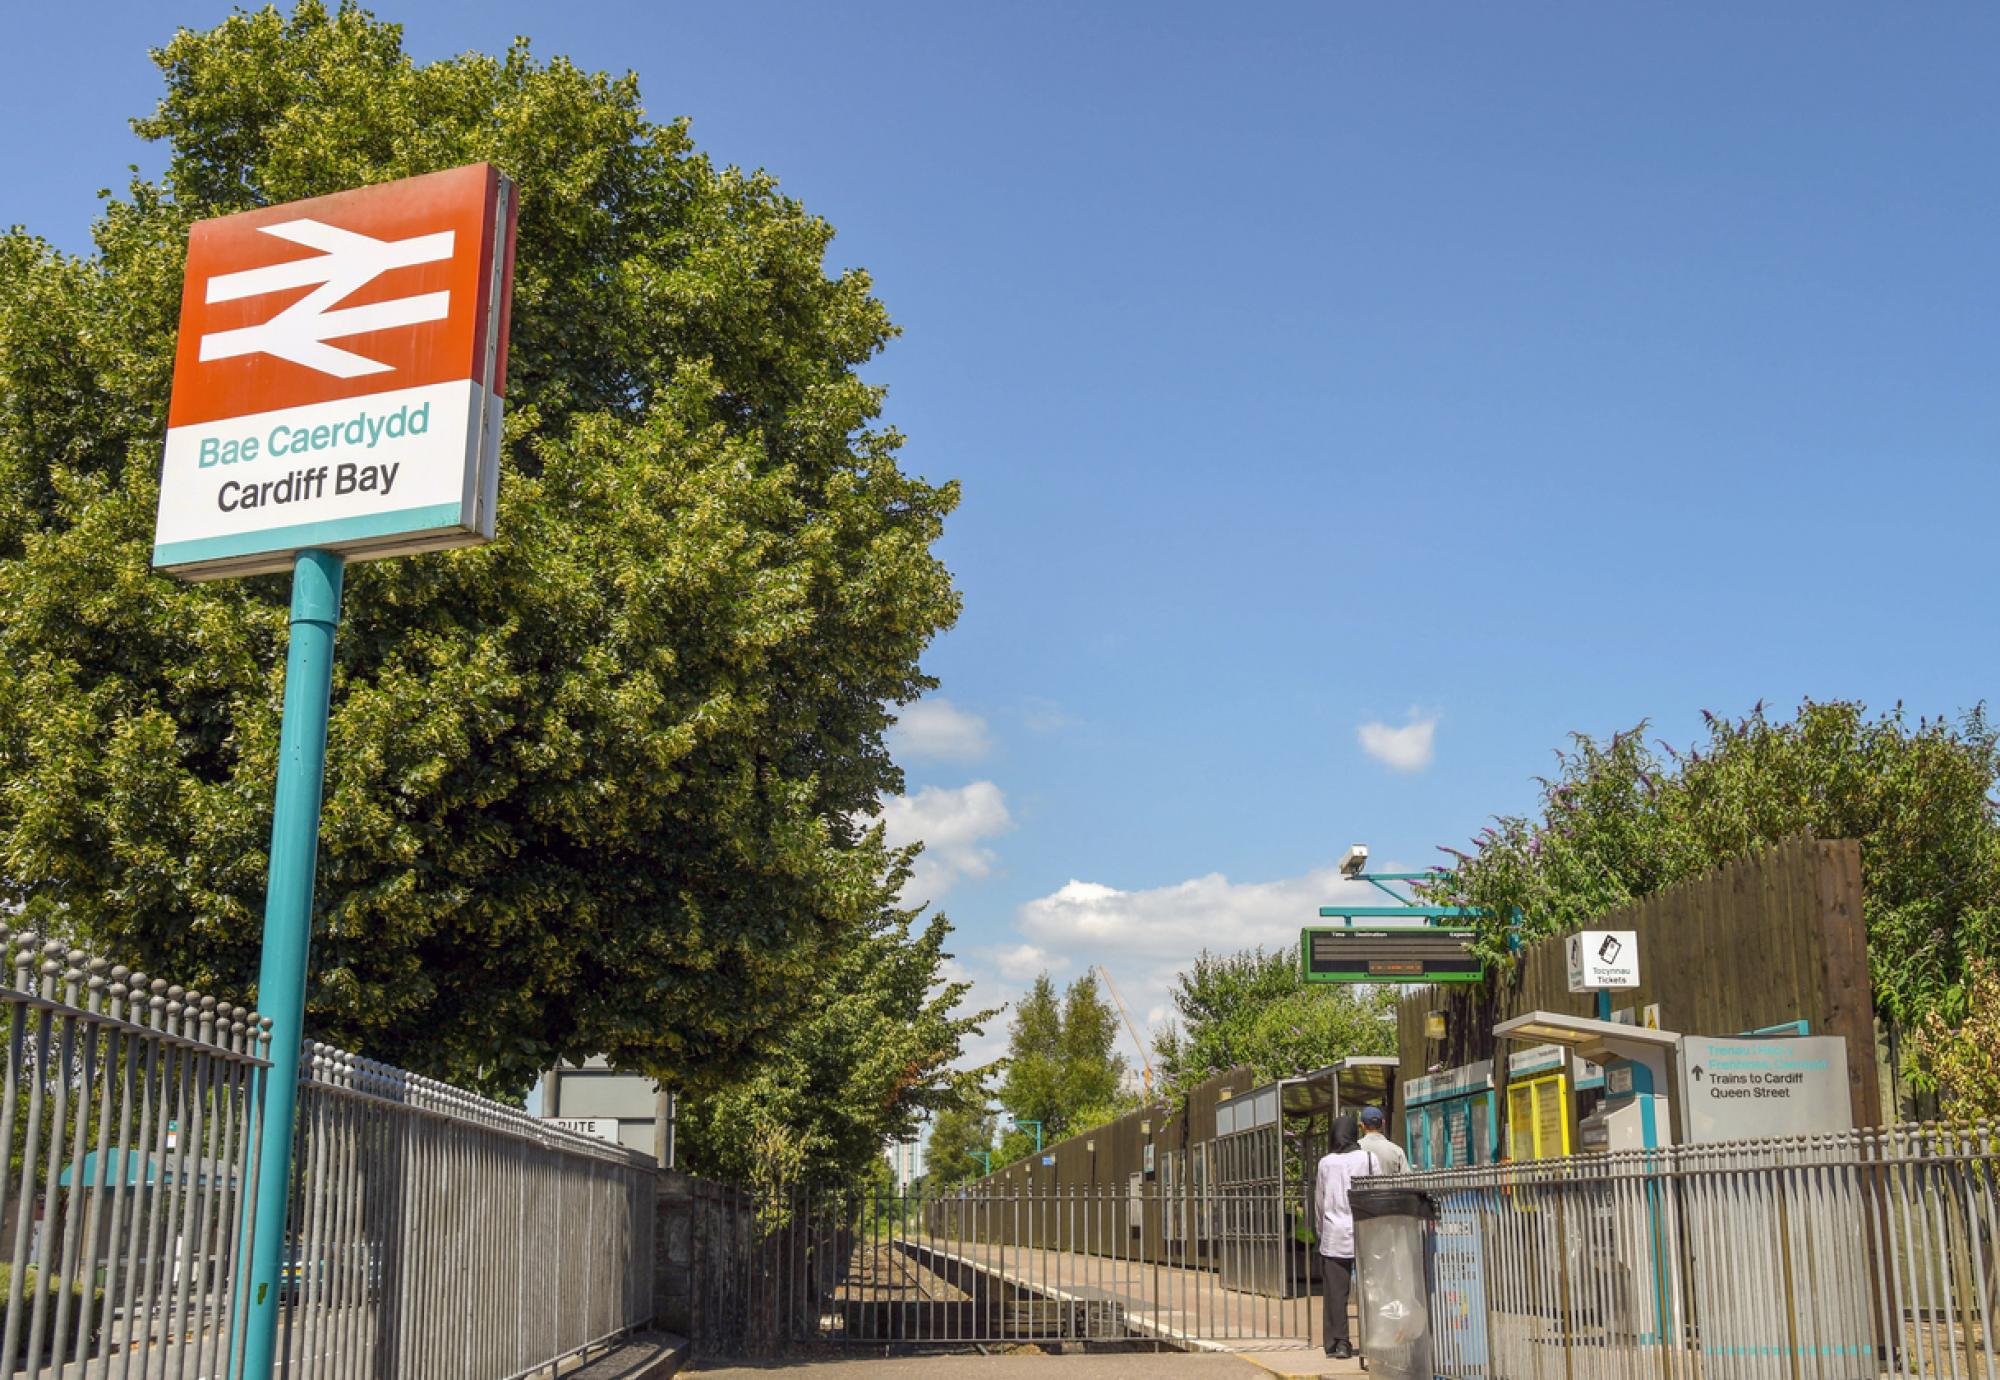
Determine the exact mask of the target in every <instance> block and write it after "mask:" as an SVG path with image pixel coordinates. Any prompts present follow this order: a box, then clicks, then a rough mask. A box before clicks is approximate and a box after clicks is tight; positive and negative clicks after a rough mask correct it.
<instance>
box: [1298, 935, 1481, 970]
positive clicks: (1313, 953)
mask: <svg viewBox="0 0 2000 1380" xmlns="http://www.w3.org/2000/svg"><path fill="white" fill-rule="evenodd" d="M1477 937H1478V931H1476V930H1472V929H1447V928H1444V927H1441V926H1437V925H1402V926H1398V927H1394V928H1389V927H1380V928H1376V929H1361V928H1359V927H1358V926H1351V925H1325V926H1315V927H1310V928H1307V929H1305V930H1303V931H1301V933H1300V936H1299V971H1300V975H1301V976H1302V977H1303V978H1304V979H1305V981H1307V982H1389V983H1418V982H1478V981H1479V980H1480V979H1481V978H1482V977H1484V976H1485V972H1486V969H1485V965H1484V964H1482V963H1481V962H1480V961H1479V958H1478V956H1477V955H1475V954H1474V953H1473V951H1472V943H1473V940H1474V939H1475V938H1477Z"/></svg>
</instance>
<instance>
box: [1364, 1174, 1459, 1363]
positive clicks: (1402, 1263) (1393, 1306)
mask: <svg viewBox="0 0 2000 1380" xmlns="http://www.w3.org/2000/svg"><path fill="white" fill-rule="evenodd" d="M1350 1201H1351V1202H1352V1203H1353V1204H1354V1269H1355V1273H1356V1274H1357V1275H1358V1276H1359V1278H1358V1279H1357V1280H1356V1284H1357V1285H1358V1287H1359V1291H1360V1296H1361V1297H1360V1310H1359V1311H1360V1314H1361V1354H1362V1355H1363V1356H1364V1357H1365V1358H1367V1362H1368V1370H1369V1373H1370V1374H1372V1375H1376V1376H1379V1377H1381V1378H1382V1380H1434V1377H1433V1374H1432V1371H1431V1314H1430V1258H1429V1245H1428V1243H1429V1240H1430V1233H1429V1232H1428V1231H1427V1230H1425V1226H1426V1224H1427V1223H1429V1222H1430V1221H1432V1220H1433V1219H1434V1218H1435V1217H1436V1216H1437V1207H1436V1204H1434V1203H1433V1202H1432V1201H1431V1200H1430V1198H1428V1197H1427V1196H1425V1195H1424V1194H1422V1193H1412V1192H1409V1191H1407V1190H1403V1189H1380V1188H1369V1187H1366V1186H1365V1183H1357V1184H1355V1186H1354V1190H1353V1194H1352V1197H1351V1199H1350Z"/></svg>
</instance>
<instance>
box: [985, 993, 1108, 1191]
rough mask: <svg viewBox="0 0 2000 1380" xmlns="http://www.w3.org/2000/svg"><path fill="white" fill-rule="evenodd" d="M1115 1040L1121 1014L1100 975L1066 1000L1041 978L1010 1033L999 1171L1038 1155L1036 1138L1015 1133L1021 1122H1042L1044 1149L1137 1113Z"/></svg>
mask: <svg viewBox="0 0 2000 1380" xmlns="http://www.w3.org/2000/svg"><path fill="white" fill-rule="evenodd" d="M1117 1040H1118V1016H1117V1013H1116V1012H1114V1011H1113V1010H1112V1009H1111V1006H1110V1003H1108V1002H1106V1001H1105V1000H1104V996H1103V993H1102V992H1101V991H1099V989H1098V986H1097V979H1096V977H1095V975H1093V974H1089V973H1086V974H1085V975H1084V976H1082V977H1080V978H1078V979H1076V981H1074V982H1072V983H1071V984H1070V985H1069V988H1068V989H1067V990H1066V991H1065V992H1063V993H1062V994H1061V996H1060V997H1059V996H1058V995H1057V993H1056V985H1055V983H1054V981H1053V980H1051V979H1050V977H1049V975H1048V974H1047V973H1042V974H1040V975H1039V976H1037V977H1036V979H1035V981H1034V983H1033V984H1032V985H1031V986H1030V987H1029V988H1028V991H1027V993H1026V994H1025V995H1024V996H1022V998H1021V999H1020V1000H1019V1001H1018V1002H1016V1003H1015V1004H1014V1019H1013V1023H1012V1024H1011V1025H1010V1026H1009V1027H1008V1031H1007V1071H1006V1074H1005V1077H1004V1079H1003V1081H1002V1082H1001V1085H1000V1105H1001V1106H1002V1107H1004V1108H1005V1109H1006V1115H1007V1118H1008V1121H1009V1123H1010V1124H1009V1125H1008V1126H1007V1127H1003V1128H1002V1130H1003V1134H1002V1136H1001V1140H1000V1149H999V1150H998V1151H997V1152H996V1153H995V1154H994V1161H995V1163H999V1162H1001V1161H1003V1160H1014V1159H1018V1158H1020V1157H1021V1156H1022V1155H1025V1154H1027V1153H1029V1152H1030V1151H1032V1150H1033V1149H1034V1146H1035V1133H1034V1130H1033V1129H1032V1128H1025V1129H1024V1128H1021V1127H1016V1126H1013V1125H1011V1123H1012V1122H1013V1121H1015V1120H1021V1121H1039V1122H1040V1123H1041V1124H1042V1139H1043V1142H1044V1143H1045V1144H1046V1143H1047V1142H1049V1141H1055V1140H1059V1139H1061V1138H1062V1137H1064V1136H1067V1135H1071V1134H1073V1133H1074V1132H1077V1131H1081V1130H1083V1129H1085V1128H1086V1127H1090V1126H1096V1125H1099V1124H1100V1123H1102V1122H1105V1121H1108V1120H1110V1119H1111V1118H1112V1117H1115V1116H1117V1115H1118V1114H1119V1113H1121V1112H1123V1111H1125V1110H1127V1109H1128V1108H1130V1107H1133V1106H1136V1105H1138V1099H1137V1098H1136V1097H1135V1096H1134V1095H1133V1094H1132V1093H1131V1092H1129V1091H1128V1090H1127V1089H1126V1088H1125V1071H1126V1063H1125V1058H1124V1056H1123V1055H1121V1054H1119V1053H1118V1052H1117V1050H1116V1045H1117Z"/></svg>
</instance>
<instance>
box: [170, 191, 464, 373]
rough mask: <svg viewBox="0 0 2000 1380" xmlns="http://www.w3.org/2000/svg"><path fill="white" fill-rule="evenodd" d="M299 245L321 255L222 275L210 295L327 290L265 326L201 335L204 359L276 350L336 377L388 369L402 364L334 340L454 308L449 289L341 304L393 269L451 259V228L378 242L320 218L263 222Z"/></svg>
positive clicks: (217, 298) (225, 298)
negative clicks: (332, 342) (309, 286)
mask: <svg viewBox="0 0 2000 1380" xmlns="http://www.w3.org/2000/svg"><path fill="white" fill-rule="evenodd" d="M259 228H260V229H261V230H262V231H263V233H265V234H267V235H275V236H277V237H278V238H279V239H281V240H290V241H291V242H292V243H293V244H303V245H305V246H306V247H308V248H310V249H317V250H319V251H320V252H319V253H318V254H316V255H314V256H313V257H312V258H309V259H293V260H291V261H289V262H287V263H281V264H269V265H267V266H265V267H263V268H246V269H244V270H242V271H241V272H239V273H219V274H217V275H216V276H215V277H213V278H210V279H209V280H208V300H209V301H211V302H233V301H236V300H237V299H238V298H243V297H257V296H261V295H262V294H264V293H267V292H279V291H282V290H284V289H285V288H295V287H304V286H305V285H306V284H307V283H318V284H319V287H318V288H317V289H316V290H314V291H312V292H309V293H307V294H306V295H305V296H304V297H301V298H300V299H299V300H298V301H296V302H294V303H292V304H291V305H290V306H289V307H286V308H285V309H284V310H283V311H281V312H279V313H278V314H277V315H276V316H274V317H272V318H271V319H270V320H269V321H266V322H264V323H263V324H262V325H257V326H240V327H238V328H236V329H235V330H228V331H215V332H212V333H210V334H208V335H204V336H203V337H202V338H201V354H200V358H202V359H204V360H210V359H232V358H234V357H236V356H238V355H256V354H265V355H271V356H274V357H275V358H278V359H284V360H290V361H291V362H292V363H293V364H299V365H303V366H304V367H306V368H308V369H314V370H317V371H318V372H320V373H322V374H331V375H333V376H334V377H335V378H342V379H352V378H359V377H360V376H361V375H363V374H381V373H386V372H388V371H389V370H390V369H391V368H393V367H394V366H392V365H388V364H383V363H381V362H380V361H378V360H373V359H369V358H367V357H365V356H363V355H358V354H355V353H354V352H353V351H352V350H343V349H340V348H338V347H337V346H333V345H329V344H327V343H326V342H327V341H329V340H338V339H340V338H341V337H342V336H350V335H359V334H361V333H362V332H363V331H383V330H389V329H391V328H392V327H396V326H415V325H420V324H422V323H423V322H426V321H442V320H444V318H445V316H446V315H447V313H448V312H449V311H450V308H451V294H450V293H449V292H424V293H418V294H416V295H415V296H412V297H396V298H392V299H390V300H389V301H387V302H370V303H368V304H367V305H366V306H360V307H346V308H342V309H340V310H335V309H334V304H335V303H337V302H339V301H341V300H343V299H344V298H346V297H347V296H348V295H350V294H351V293H353V292H355V291H357V290H358V289H360V288H362V287H363V286H365V285H366V284H368V283H371V282H373V281H374V280H375V279H376V278H378V277H380V276H381V275H382V274H384V273H387V272H388V271H389V270H390V269H392V268H407V267H408V266H410V265H411V264H428V263H435V262H436V261H437V260H439V259H449V258H450V257H451V248H452V234H453V232H452V231H450V230H443V231H439V232H438V233H436V234H433V235H412V236H411V237H410V238H409V239H406V240H378V239H375V238H373V237H372V236H369V235H361V234H356V233H355V232H354V231H352V230H342V229H341V228H340V227H338V226H335V225H327V224H324V223H322V222H320V221H316V220H287V221H281V222H279V223H278V224H276V225H265V226H261V227H259Z"/></svg>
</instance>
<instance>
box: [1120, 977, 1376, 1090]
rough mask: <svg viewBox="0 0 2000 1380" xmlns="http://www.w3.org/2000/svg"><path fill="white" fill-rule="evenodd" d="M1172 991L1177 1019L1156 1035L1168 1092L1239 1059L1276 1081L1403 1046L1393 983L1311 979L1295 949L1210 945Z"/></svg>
mask: <svg viewBox="0 0 2000 1380" xmlns="http://www.w3.org/2000/svg"><path fill="white" fill-rule="evenodd" d="M1171 996H1172V998H1173V1002H1174V1010H1175V1023H1174V1024H1173V1025H1170V1026H1168V1028H1167V1029H1166V1030H1165V1031H1163V1032H1161V1034H1160V1035H1159V1036H1158V1037H1156V1038H1155V1040H1154V1042H1153V1048H1154V1050H1155V1052H1156V1053H1158V1055H1159V1056H1160V1071H1161V1075H1162V1078H1163V1080H1164V1086H1165V1088H1166V1090H1167V1091H1168V1093H1169V1094H1170V1095H1175V1094H1178V1093H1180V1092H1184V1091H1185V1090H1186V1089H1188V1088H1190V1087H1192V1086H1194V1085H1195V1084H1196V1083H1199V1082H1201V1081H1202V1080H1203V1079H1204V1078H1207V1077H1209V1076H1211V1075H1212V1074H1217V1073H1220V1072H1222V1071H1223V1070H1224V1069H1227V1068H1230V1067H1231V1066H1233V1065H1236V1064H1247V1065H1249V1066H1250V1067H1251V1068H1252V1069H1254V1070H1255V1071H1256V1076H1257V1077H1258V1078H1259V1079H1260V1080H1269V1079H1274V1078H1284V1077H1288V1076H1290V1075H1291V1074H1294V1073H1300V1072H1303V1071H1304V1070H1307V1069H1314V1068H1323V1067H1325V1066H1326V1065H1327V1064H1330V1063H1332V1062H1333V1061H1334V1060H1336V1059H1341V1058H1346V1057H1347V1056H1349V1055H1357V1054H1393V1053H1395V1052H1396V1026H1395V989H1393V988H1388V987H1364V988H1358V989H1356V988H1348V987H1333V986H1315V985H1308V984H1307V983H1305V982H1303V981H1301V980H1300V978H1299V960H1298V955H1297V954H1295V953H1285V952H1282V951H1280V952H1277V953H1267V952H1266V951H1265V950H1263V949H1262V948H1254V949H1244V950H1241V951H1239V952H1237V953H1232V954H1211V953H1209V952H1208V951H1206V950H1203V951H1202V953H1201V954H1200V955H1199V956H1198V957H1197V958H1196V959H1195V961H1194V964H1193V965H1192V966H1191V967H1190V968H1188V969H1187V970H1186V971H1184V972H1182V973H1180V974H1178V975H1177V976H1176V977H1175V978H1174V986H1173V991H1172V993H1171Z"/></svg>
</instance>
